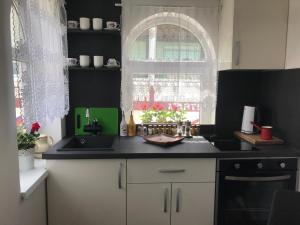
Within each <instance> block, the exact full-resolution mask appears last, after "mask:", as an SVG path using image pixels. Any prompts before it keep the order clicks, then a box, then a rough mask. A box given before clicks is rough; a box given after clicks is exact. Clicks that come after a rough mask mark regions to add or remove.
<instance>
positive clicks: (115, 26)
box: [106, 21, 120, 30]
mask: <svg viewBox="0 0 300 225" xmlns="http://www.w3.org/2000/svg"><path fill="white" fill-rule="evenodd" d="M106 28H107V29H109V30H114V29H119V28H120V26H119V24H118V23H117V22H115V21H107V22H106Z"/></svg>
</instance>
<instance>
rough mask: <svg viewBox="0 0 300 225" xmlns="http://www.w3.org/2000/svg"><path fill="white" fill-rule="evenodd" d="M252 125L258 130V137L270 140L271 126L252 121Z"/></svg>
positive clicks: (271, 137)
mask: <svg viewBox="0 0 300 225" xmlns="http://www.w3.org/2000/svg"><path fill="white" fill-rule="evenodd" d="M252 124H253V126H254V127H256V128H257V129H258V130H259V131H260V138H261V139H263V140H272V139H273V136H272V128H273V127H271V126H258V125H257V124H255V123H253V122H252Z"/></svg>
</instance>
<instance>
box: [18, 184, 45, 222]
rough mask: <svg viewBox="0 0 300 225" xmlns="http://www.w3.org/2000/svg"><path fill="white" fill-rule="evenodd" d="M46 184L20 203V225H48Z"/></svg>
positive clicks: (41, 185)
mask: <svg viewBox="0 0 300 225" xmlns="http://www.w3.org/2000/svg"><path fill="white" fill-rule="evenodd" d="M45 202H46V192H45V182H43V183H42V184H40V185H39V187H38V188H37V189H36V190H35V191H34V192H33V193H32V194H31V195H30V196H29V198H28V199H26V200H23V201H21V202H20V205H19V207H20V208H19V216H18V225H47V219H46V204H45Z"/></svg>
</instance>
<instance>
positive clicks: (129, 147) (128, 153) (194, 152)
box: [43, 137, 300, 159]
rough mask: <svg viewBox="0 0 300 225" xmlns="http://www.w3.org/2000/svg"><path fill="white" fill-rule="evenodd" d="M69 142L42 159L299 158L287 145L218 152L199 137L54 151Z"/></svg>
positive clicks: (132, 139)
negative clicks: (164, 143) (108, 148)
mask: <svg viewBox="0 0 300 225" xmlns="http://www.w3.org/2000/svg"><path fill="white" fill-rule="evenodd" d="M69 140H70V138H65V139H62V140H61V141H59V142H58V143H57V144H56V145H54V146H53V147H52V148H51V149H49V150H48V151H47V152H46V153H44V154H43V159H112V158H122V159H128V158H252V157H255V158H256V157H300V149H297V148H294V147H291V146H288V145H272V146H261V147H257V148H258V149H259V150H258V151H220V150H218V149H217V148H215V147H214V146H213V145H212V144H210V143H209V142H208V141H207V140H206V139H204V138H202V137H198V138H192V139H185V140H184V141H183V143H181V144H178V145H175V146H170V147H161V146H156V145H152V144H148V143H145V142H144V140H143V138H141V137H116V138H115V140H114V143H113V149H114V150H112V151H88V150H81V151H57V149H59V148H61V147H62V146H64V145H65V144H66V143H67V142H68V141H69Z"/></svg>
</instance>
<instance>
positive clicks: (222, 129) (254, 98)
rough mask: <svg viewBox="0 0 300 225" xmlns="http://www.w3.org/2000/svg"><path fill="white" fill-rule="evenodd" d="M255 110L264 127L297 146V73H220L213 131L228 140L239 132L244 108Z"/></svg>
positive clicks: (299, 127) (299, 130) (299, 84)
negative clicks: (258, 113) (269, 126)
mask: <svg viewBox="0 0 300 225" xmlns="http://www.w3.org/2000/svg"><path fill="white" fill-rule="evenodd" d="M244 105H254V106H258V107H259V109H260V111H261V119H262V124H263V125H272V126H274V134H275V135H278V136H279V137H282V138H284V139H285V140H286V141H287V143H290V144H292V145H295V146H300V69H295V70H284V71H256V70H248V71H221V72H220V73H219V81H218V103H217V112H216V130H217V134H218V135H220V136H225V137H231V136H232V133H233V131H235V130H240V127H241V121H242V115H243V106H244Z"/></svg>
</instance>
